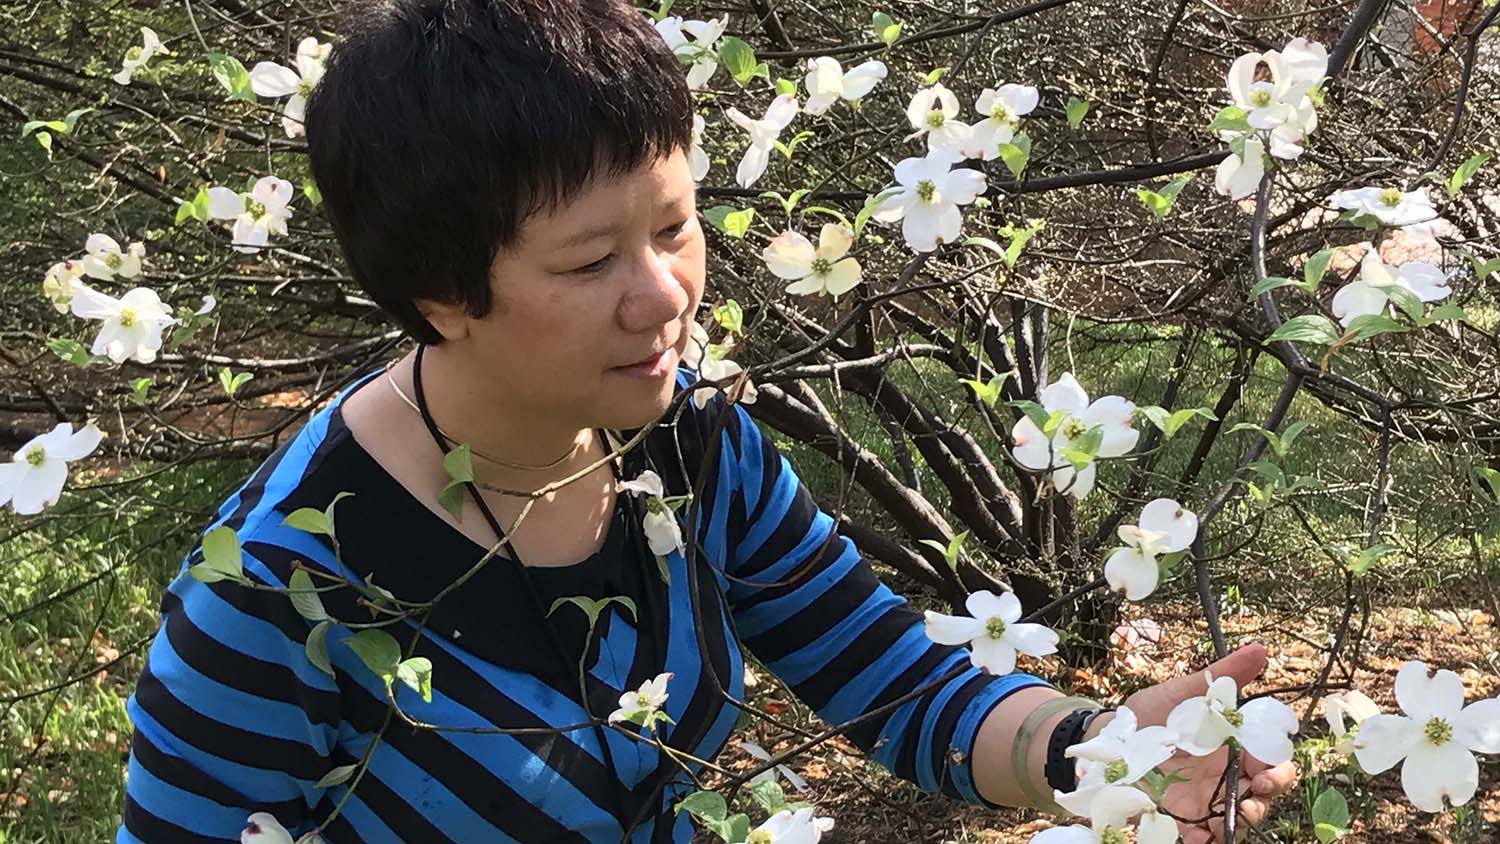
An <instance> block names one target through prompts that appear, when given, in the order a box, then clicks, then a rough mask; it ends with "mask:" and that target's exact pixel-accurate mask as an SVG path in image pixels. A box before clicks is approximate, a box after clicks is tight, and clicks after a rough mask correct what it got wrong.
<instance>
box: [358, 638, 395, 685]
mask: <svg viewBox="0 0 1500 844" xmlns="http://www.w3.org/2000/svg"><path fill="white" fill-rule="evenodd" d="M344 644H345V645H347V646H348V647H349V650H351V651H354V655H355V656H357V657H359V661H360V662H363V663H364V664H365V667H366V668H368V669H370V670H371V671H373V672H374V673H375V676H377V677H379V678H380V679H381V680H384V681H385V684H386V685H390V683H391V680H392V679H394V678H395V676H396V666H397V665H399V664H400V663H401V646H400V645H399V644H397V642H396V639H395V637H393V636H392V635H391V634H389V633H387V632H385V631H384V630H379V629H377V628H374V627H371V628H367V629H365V630H361V631H359V632H358V633H355V634H354V635H353V636H350V637H349V638H347V639H345V640H344Z"/></svg>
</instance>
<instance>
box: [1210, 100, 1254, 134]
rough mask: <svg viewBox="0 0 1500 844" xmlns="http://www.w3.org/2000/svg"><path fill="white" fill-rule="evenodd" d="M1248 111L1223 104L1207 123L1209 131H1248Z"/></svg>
mask: <svg viewBox="0 0 1500 844" xmlns="http://www.w3.org/2000/svg"><path fill="white" fill-rule="evenodd" d="M1249 117H1250V113H1249V112H1247V111H1245V110H1244V109H1242V108H1240V107H1239V106H1225V107H1224V108H1221V109H1219V111H1218V113H1217V114H1215V115H1214V119H1213V120H1212V121H1211V122H1210V123H1209V124H1208V131H1210V132H1249V131H1250V120H1249Z"/></svg>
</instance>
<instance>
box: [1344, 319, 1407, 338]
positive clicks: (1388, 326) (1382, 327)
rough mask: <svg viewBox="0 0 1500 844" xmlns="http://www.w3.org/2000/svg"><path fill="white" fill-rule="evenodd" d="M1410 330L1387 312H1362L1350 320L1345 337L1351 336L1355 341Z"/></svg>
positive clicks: (1403, 332)
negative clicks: (1386, 313)
mask: <svg viewBox="0 0 1500 844" xmlns="http://www.w3.org/2000/svg"><path fill="white" fill-rule="evenodd" d="M1410 330H1411V329H1410V328H1408V327H1407V326H1405V325H1402V324H1401V323H1399V322H1397V321H1395V320H1393V319H1391V318H1390V317H1388V316H1386V315H1385V314H1361V315H1360V316H1357V317H1355V318H1354V319H1351V320H1349V326H1348V328H1347V329H1345V334H1344V337H1347V338H1349V341H1350V342H1355V341H1359V340H1368V339H1370V338H1371V337H1377V336H1379V335H1381V334H1405V333H1406V332H1408V331H1410ZM1341 339H1342V338H1341Z"/></svg>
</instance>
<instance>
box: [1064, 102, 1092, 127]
mask: <svg viewBox="0 0 1500 844" xmlns="http://www.w3.org/2000/svg"><path fill="white" fill-rule="evenodd" d="M1088 113H1089V104H1088V103H1087V102H1084V101H1083V100H1080V99H1078V98H1077V97H1068V128H1070V129H1077V128H1078V125H1079V124H1080V123H1082V122H1083V118H1085V117H1087V116H1088Z"/></svg>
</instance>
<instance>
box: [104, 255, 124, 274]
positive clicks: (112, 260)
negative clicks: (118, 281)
mask: <svg viewBox="0 0 1500 844" xmlns="http://www.w3.org/2000/svg"><path fill="white" fill-rule="evenodd" d="M104 263H106V264H108V265H109V268H110V269H112V270H118V269H119V268H120V264H121V258H120V253H118V252H111V253H109V254H108V255H105V256H104Z"/></svg>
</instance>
